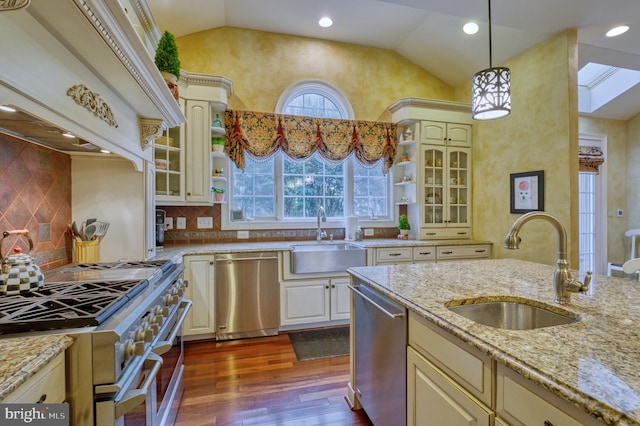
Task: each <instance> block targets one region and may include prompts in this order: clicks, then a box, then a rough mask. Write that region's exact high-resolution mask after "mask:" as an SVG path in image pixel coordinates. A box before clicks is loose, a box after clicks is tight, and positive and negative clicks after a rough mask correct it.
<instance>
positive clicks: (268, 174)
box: [230, 80, 391, 227]
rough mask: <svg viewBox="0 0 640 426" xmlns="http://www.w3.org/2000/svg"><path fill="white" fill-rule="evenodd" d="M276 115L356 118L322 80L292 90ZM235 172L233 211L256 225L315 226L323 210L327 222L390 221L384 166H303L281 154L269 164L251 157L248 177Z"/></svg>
mask: <svg viewBox="0 0 640 426" xmlns="http://www.w3.org/2000/svg"><path fill="white" fill-rule="evenodd" d="M275 112H276V113H279V114H287V115H301V116H307V117H318V118H337V119H340V118H343V119H354V118H355V116H354V113H353V109H352V107H351V104H350V103H349V101H348V99H347V98H346V97H345V96H344V95H343V94H342V92H340V91H339V90H338V89H336V88H335V87H333V86H332V85H330V84H329V83H326V82H324V81H320V80H303V81H299V82H297V83H294V84H292V85H291V86H289V87H288V88H287V89H285V90H284V91H283V93H282V94H281V95H280V98H279V100H278V102H277V104H276V108H275ZM232 172H233V173H232V175H233V176H232V179H233V185H232V194H231V197H230V198H231V203H232V205H231V209H232V210H242V211H243V213H244V216H245V217H249V218H253V219H254V220H260V221H263V222H269V221H274V222H278V223H280V224H283V223H286V222H287V221H290V222H289V225H290V226H288V227H291V226H292V224H293V223H299V221H300V220H304V219H314V220H315V218H316V215H317V211H318V208H319V207H320V206H323V207H324V208H325V211H326V215H327V218H330V219H334V220H335V219H339V220H342V219H344V217H346V216H352V215H355V216H360V217H362V218H375V219H377V218H388V217H389V216H390V210H391V209H390V206H389V199H390V196H389V178H388V176H383V175H382V163H379V164H377V165H376V166H374V167H372V168H366V167H364V166H362V165H361V164H360V163H358V162H357V161H355V159H349V160H347V161H345V162H344V163H338V164H335V163H330V162H328V161H326V160H325V159H324V158H322V157H321V156H320V155H317V154H316V155H313V156H312V157H311V158H308V159H307V160H304V161H294V160H291V159H290V158H288V157H287V156H286V155H280V154H278V155H276V156H274V157H271V158H269V159H267V160H261V159H253V158H251V157H249V156H247V157H245V170H244V172H241V171H240V170H238V169H236V168H235V166H233V165H232ZM356 185H357V187H356ZM293 220H296V222H292V221H293ZM307 226H308V225H307Z"/></svg>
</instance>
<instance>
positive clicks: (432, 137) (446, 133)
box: [420, 121, 471, 148]
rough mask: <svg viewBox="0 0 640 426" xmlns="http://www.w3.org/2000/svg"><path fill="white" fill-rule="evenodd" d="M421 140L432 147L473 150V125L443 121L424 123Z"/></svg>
mask: <svg viewBox="0 0 640 426" xmlns="http://www.w3.org/2000/svg"><path fill="white" fill-rule="evenodd" d="M420 140H421V141H422V142H423V143H427V144H430V145H443V146H444V145H446V146H460V147H467V148H471V125H470V124H463V123H445V122H441V121H423V122H422V128H421V139H420Z"/></svg>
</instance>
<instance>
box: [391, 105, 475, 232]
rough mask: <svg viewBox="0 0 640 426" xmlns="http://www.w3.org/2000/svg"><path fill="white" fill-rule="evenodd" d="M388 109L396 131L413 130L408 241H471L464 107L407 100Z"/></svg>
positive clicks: (468, 118)
mask: <svg viewBox="0 0 640 426" xmlns="http://www.w3.org/2000/svg"><path fill="white" fill-rule="evenodd" d="M389 110H390V112H391V115H392V120H393V121H394V122H395V123H398V128H399V132H405V131H406V130H405V129H412V128H413V127H412V126H414V127H415V129H414V130H413V131H412V133H413V134H412V136H413V139H415V141H416V144H417V145H416V155H415V182H416V193H415V203H407V204H408V205H407V216H408V217H409V223H410V225H411V233H410V236H411V238H417V239H422V240H432V239H452V238H471V237H472V232H471V217H472V214H471V213H472V204H471V201H472V199H471V198H472V197H471V196H472V191H471V188H472V186H471V181H472V168H471V165H472V161H471V137H472V125H471V115H470V111H471V109H470V106H469V105H466V104H460V103H453V102H440V101H433V100H428V99H416V98H408V99H400V100H398V101H396V102H395V103H394V104H393V105H391V106H390V107H389ZM400 134H403V133H400ZM398 169H399V168H398ZM400 173H403V172H401V171H400V170H398V171H396V172H395V174H394V178H396V179H397V176H398V175H399V174H400ZM403 189H405V188H403ZM405 190H406V189H405ZM399 194H400V192H399V191H396V195H395V199H396V200H398V198H399V197H406V196H405V195H399Z"/></svg>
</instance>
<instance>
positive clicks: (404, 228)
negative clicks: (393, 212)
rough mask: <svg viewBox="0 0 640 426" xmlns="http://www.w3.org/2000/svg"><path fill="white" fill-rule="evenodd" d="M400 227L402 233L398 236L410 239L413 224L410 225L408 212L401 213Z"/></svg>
mask: <svg viewBox="0 0 640 426" xmlns="http://www.w3.org/2000/svg"><path fill="white" fill-rule="evenodd" d="M398 229H400V235H399V236H398V238H401V239H403V240H408V239H409V230H410V229H411V225H409V218H408V217H407V215H406V214H403V215H400V219H399V221H398Z"/></svg>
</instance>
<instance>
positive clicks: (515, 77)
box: [455, 31, 578, 265]
mask: <svg viewBox="0 0 640 426" xmlns="http://www.w3.org/2000/svg"><path fill="white" fill-rule="evenodd" d="M576 49H577V40H576V34H575V32H574V31H567V32H565V33H563V34H560V35H558V36H556V37H553V38H551V39H549V40H546V41H544V42H543V43H541V44H539V45H537V46H534V47H533V48H531V49H529V50H528V51H526V52H524V53H522V54H520V55H518V56H516V57H514V58H512V59H510V60H509V61H508V62H507V63H506V64H505V65H506V66H508V67H509V68H510V69H511V82H512V89H511V99H512V112H511V114H510V115H509V116H507V117H505V118H502V119H499V120H493V121H484V122H477V123H474V126H473V133H474V134H473V163H474V166H473V167H474V171H473V176H474V181H473V196H474V209H473V229H474V231H473V232H474V236H475V237H477V238H485V239H488V240H491V241H493V242H494V248H493V255H494V257H498V258H499V257H510V258H519V259H526V260H531V261H534V262H540V263H546V264H554V263H555V260H556V257H557V248H558V245H557V244H558V239H557V237H556V232H555V230H554V228H553V227H552V226H551V224H549V223H547V222H543V221H540V220H538V221H533V222H529V223H527V224H526V225H525V226H524V227H523V229H522V231H521V233H520V237H521V238H522V244H521V246H520V250H507V249H504V248H503V247H502V240H503V238H504V236H505V235H506V233H507V232H508V230H509V228H510V226H511V224H512V223H513V221H514V220H515V219H516V218H517V217H518V215H515V214H511V213H510V212H509V201H510V199H509V183H510V182H509V174H511V173H519V172H527V171H534V170H544V178H545V211H546V212H547V213H550V214H553V215H554V216H556V217H557V218H558V219H559V220H560V221H561V222H562V224H563V225H564V226H565V228H566V229H567V233H568V236H569V241H570V244H569V252H570V259H571V264H572V265H577V149H578V148H577V146H578V138H577V129H578V117H577V104H576V99H577V98H576V96H577V95H576V92H577V86H576V84H575V78H576V75H577V65H576V61H575V55H576ZM469 93H470V88H469V85H465V86H463V87H460V88H457V89H456V92H455V97H456V99H457V100H461V101H462V100H464V99H465V98H468V97H469V96H470V95H469Z"/></svg>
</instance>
